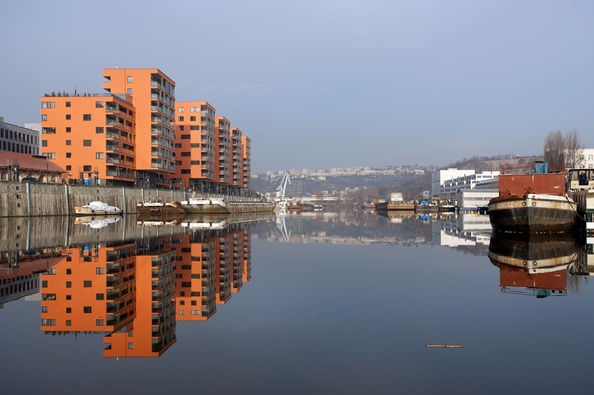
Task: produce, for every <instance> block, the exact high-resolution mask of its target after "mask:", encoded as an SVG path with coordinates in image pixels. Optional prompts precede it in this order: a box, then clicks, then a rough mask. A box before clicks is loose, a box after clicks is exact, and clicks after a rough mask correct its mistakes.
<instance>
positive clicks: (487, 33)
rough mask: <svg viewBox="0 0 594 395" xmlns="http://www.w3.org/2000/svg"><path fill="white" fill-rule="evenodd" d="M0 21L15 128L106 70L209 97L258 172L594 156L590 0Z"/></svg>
mask: <svg viewBox="0 0 594 395" xmlns="http://www.w3.org/2000/svg"><path fill="white" fill-rule="evenodd" d="M115 10H117V13H118V15H122V19H121V20H119V21H113V15H114V11H115ZM0 13H1V14H2V15H3V31H4V32H6V34H2V35H0V51H1V53H2V55H3V62H0V116H2V117H4V120H5V122H8V123H12V124H16V125H21V126H23V125H24V124H25V123H39V120H40V97H41V96H42V95H43V94H44V93H48V92H52V91H56V92H57V91H66V92H73V91H74V90H77V91H78V92H97V91H100V89H98V88H97V87H99V86H101V83H102V82H103V81H102V79H101V78H100V77H98V76H99V75H100V71H101V69H102V68H104V67H116V66H119V67H129V68H134V67H149V68H152V67H154V68H158V69H160V70H161V71H163V72H164V73H166V74H167V75H168V76H169V77H171V78H172V79H173V80H174V81H175V82H176V92H175V97H176V100H180V101H183V100H205V101H208V102H209V103H211V104H212V105H213V106H214V107H215V108H216V109H217V114H220V115H223V116H225V117H227V118H228V119H230V120H231V121H232V122H233V124H234V126H237V127H239V128H241V130H242V131H243V132H244V133H246V134H247V135H249V136H250V138H251V140H252V172H253V173H263V172H265V171H266V170H268V169H290V168H293V169H298V168H306V167H310V168H332V167H352V165H353V164H357V163H360V164H363V165H365V166H372V167H379V166H385V165H394V166H397V165H407V164H415V163H416V164H419V165H424V166H429V165H434V166H446V165H447V164H449V163H452V162H454V161H456V160H459V159H461V158H465V157H472V156H491V155H497V154H518V155H539V154H541V153H542V149H543V145H544V139H545V137H546V135H547V133H548V132H550V131H555V130H561V131H563V132H565V131H567V130H570V129H576V130H578V132H579V135H580V136H581V137H582V139H583V140H584V141H583V142H584V145H585V147H594V140H593V138H594V137H593V136H594V112H593V111H592V108H594V89H593V88H594V73H592V72H591V66H592V64H594V51H592V49H591V48H592V46H593V44H594V43H593V41H594V24H593V23H592V20H594V2H589V1H579V0H574V1H567V2H551V1H546V2H542V1H537V0H526V1H521V2H517V1H511V0H507V1H506V0H504V1H483V2H475V1H470V0H454V1H451V2H442V1H438V0H427V1H419V2H407V1H388V0H368V1H363V0H347V1H343V0H341V1H338V0H327V1H313V0H305V1H301V2H270V1H261V0H254V1H251V2H242V1H239V0H227V1H225V2H203V1H196V2H186V1H180V0H173V1H170V2H168V3H163V2H158V1H155V0H143V1H139V0H130V1H126V2H116V1H113V0H105V1H103V2H101V3H93V2H80V1H74V0H56V1H53V2H43V1H39V0H32V1H28V2H22V1H18V0H5V1H2V3H0ZM155 15H168V17H167V18H166V19H165V18H164V19H162V20H155V19H154V16H155ZM106 21H110V23H115V26H117V27H118V28H115V29H114V28H104V27H105V26H106Z"/></svg>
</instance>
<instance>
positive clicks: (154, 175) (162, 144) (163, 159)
mask: <svg viewBox="0 0 594 395" xmlns="http://www.w3.org/2000/svg"><path fill="white" fill-rule="evenodd" d="M103 77H104V78H105V79H106V81H104V82H103V89H105V90H106V91H107V92H110V93H124V94H128V95H130V97H131V98H132V103H133V104H134V107H135V108H136V148H137V152H138V155H137V157H136V174H135V175H136V185H137V186H141V187H158V186H161V187H163V186H167V187H170V186H171V184H170V180H169V179H170V176H174V174H175V138H174V128H175V126H174V124H175V82H174V81H173V80H172V79H171V78H169V77H168V76H167V75H165V73H163V72H162V71H160V70H159V69H155V68H147V69H125V68H123V69H122V68H115V69H109V68H106V69H103Z"/></svg>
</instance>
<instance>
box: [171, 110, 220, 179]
mask: <svg viewBox="0 0 594 395" xmlns="http://www.w3.org/2000/svg"><path fill="white" fill-rule="evenodd" d="M175 112H176V119H175V127H176V133H175V148H176V158H175V159H176V163H175V165H176V168H175V170H176V173H175V178H176V181H179V182H181V184H182V186H183V187H184V188H188V187H192V188H194V189H197V190H200V186H206V185H208V184H210V183H216V182H217V181H218V168H217V166H216V160H215V150H216V147H217V146H216V144H215V131H214V130H215V129H214V127H215V124H214V120H215V108H214V107H213V106H211V105H210V104H209V103H208V102H205V101H183V102H182V101H177V102H175Z"/></svg>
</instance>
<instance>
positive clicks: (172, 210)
mask: <svg viewBox="0 0 594 395" xmlns="http://www.w3.org/2000/svg"><path fill="white" fill-rule="evenodd" d="M136 210H137V211H138V213H139V214H143V215H171V214H186V210H184V208H183V207H182V205H181V203H180V202H162V201H160V200H157V201H150V202H142V203H138V204H137V205H136Z"/></svg>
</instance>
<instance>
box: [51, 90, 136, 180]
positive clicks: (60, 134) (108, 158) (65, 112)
mask: <svg viewBox="0 0 594 395" xmlns="http://www.w3.org/2000/svg"><path fill="white" fill-rule="evenodd" d="M135 115H136V112H135V109H134V106H133V105H132V102H131V97H130V96H128V95H125V94H121V95H120V94H117V95H115V94H93V95H86V94H85V95H83V96H80V95H76V94H74V95H68V94H66V95H60V96H56V94H46V95H45V96H44V97H42V98H41V146H42V151H43V155H44V156H46V157H47V158H48V159H50V160H51V161H52V162H54V163H55V164H57V165H58V166H60V167H62V168H64V169H66V171H67V172H68V176H67V177H68V179H69V180H71V181H73V182H80V183H85V184H103V185H124V186H133V185H134V181H135V167H136V135H135Z"/></svg>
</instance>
